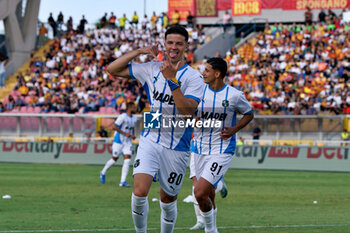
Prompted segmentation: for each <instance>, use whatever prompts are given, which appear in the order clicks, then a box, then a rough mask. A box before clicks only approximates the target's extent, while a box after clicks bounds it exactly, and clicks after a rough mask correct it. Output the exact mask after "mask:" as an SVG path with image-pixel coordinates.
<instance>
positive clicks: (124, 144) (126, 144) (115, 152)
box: [100, 102, 137, 187]
mask: <svg viewBox="0 0 350 233" xmlns="http://www.w3.org/2000/svg"><path fill="white" fill-rule="evenodd" d="M135 112H136V106H135V104H134V103H133V102H129V103H127V105H126V112H125V113H122V114H121V115H120V116H119V117H118V118H117V120H116V121H115V122H114V125H113V129H114V130H115V132H114V140H113V144H112V158H111V159H110V160H108V161H107V162H106V164H105V166H104V168H103V169H102V171H101V173H100V181H101V183H102V184H104V183H105V182H106V172H107V170H108V169H109V168H110V167H112V166H113V164H114V163H115V162H116V161H117V159H118V158H119V156H120V155H121V154H123V155H124V163H123V167H122V174H121V178H120V184H119V186H121V187H129V186H130V185H129V184H128V183H127V182H126V177H127V175H128V172H129V167H130V158H131V154H132V139H135V134H134V128H135V124H136V121H137V119H136V117H135V116H134V114H135Z"/></svg>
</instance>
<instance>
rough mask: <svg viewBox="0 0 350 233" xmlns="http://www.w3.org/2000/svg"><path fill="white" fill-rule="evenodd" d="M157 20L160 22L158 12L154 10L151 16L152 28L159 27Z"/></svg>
mask: <svg viewBox="0 0 350 233" xmlns="http://www.w3.org/2000/svg"><path fill="white" fill-rule="evenodd" d="M157 22H158V16H157V15H156V12H155V11H153V14H152V16H151V25H152V29H153V28H156V27H157Z"/></svg>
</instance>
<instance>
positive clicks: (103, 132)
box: [97, 125, 108, 138]
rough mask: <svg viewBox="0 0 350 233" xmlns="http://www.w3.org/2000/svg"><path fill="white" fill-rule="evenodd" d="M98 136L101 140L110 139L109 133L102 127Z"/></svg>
mask: <svg viewBox="0 0 350 233" xmlns="http://www.w3.org/2000/svg"><path fill="white" fill-rule="evenodd" d="M97 135H98V136H99V137H100V138H108V132H107V130H106V129H105V128H104V127H103V126H102V125H101V126H100V130H99V131H98V132H97Z"/></svg>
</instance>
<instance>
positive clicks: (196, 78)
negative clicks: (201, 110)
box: [183, 72, 204, 103]
mask: <svg viewBox="0 0 350 233" xmlns="http://www.w3.org/2000/svg"><path fill="white" fill-rule="evenodd" d="M203 90H204V81H203V77H202V75H200V73H199V72H198V73H196V74H194V75H193V77H191V78H190V79H189V81H188V82H187V85H186V89H185V91H184V93H183V94H184V96H185V97H187V98H190V99H194V100H196V101H197V102H198V103H200V102H201V98H202V95H203Z"/></svg>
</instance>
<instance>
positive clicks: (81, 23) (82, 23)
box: [78, 15, 88, 34]
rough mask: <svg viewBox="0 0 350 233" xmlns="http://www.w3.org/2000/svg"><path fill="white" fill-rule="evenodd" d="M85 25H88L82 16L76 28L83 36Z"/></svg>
mask: <svg viewBox="0 0 350 233" xmlns="http://www.w3.org/2000/svg"><path fill="white" fill-rule="evenodd" d="M87 23H88V21H87V20H86V19H85V15H83V16H82V18H81V20H80V23H79V26H78V29H79V32H80V34H84V32H85V25H86V24H87Z"/></svg>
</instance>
